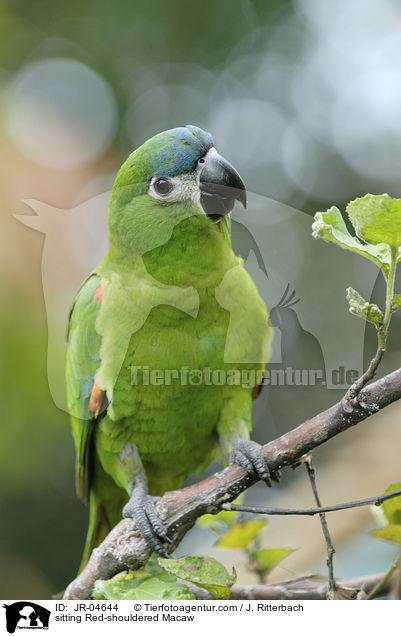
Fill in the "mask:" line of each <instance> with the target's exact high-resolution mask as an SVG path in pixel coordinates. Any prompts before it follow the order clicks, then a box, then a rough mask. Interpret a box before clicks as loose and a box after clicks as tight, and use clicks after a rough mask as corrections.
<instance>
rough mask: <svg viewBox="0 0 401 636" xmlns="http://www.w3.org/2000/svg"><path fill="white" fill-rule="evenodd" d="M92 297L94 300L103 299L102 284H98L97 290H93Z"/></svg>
mask: <svg viewBox="0 0 401 636" xmlns="http://www.w3.org/2000/svg"><path fill="white" fill-rule="evenodd" d="M93 298H94V299H95V300H99V301H102V300H103V285H99V287H98V288H97V290H96V291H95V293H94V295H93Z"/></svg>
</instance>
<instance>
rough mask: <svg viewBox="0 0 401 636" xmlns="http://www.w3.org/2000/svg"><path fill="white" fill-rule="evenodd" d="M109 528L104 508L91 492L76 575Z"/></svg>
mask: <svg viewBox="0 0 401 636" xmlns="http://www.w3.org/2000/svg"><path fill="white" fill-rule="evenodd" d="M111 528H112V526H111V524H110V521H109V518H108V516H107V513H106V510H105V508H104V506H102V504H100V503H99V500H98V498H97V496H96V493H95V492H94V491H91V493H90V496H89V525H88V532H87V534H86V540H85V547H84V551H83V554H82V560H81V564H80V566H79V570H78V574H80V572H82V570H83V569H84V567H85V565H86V564H87V563H88V560H89V557H90V555H91V553H92V550H93V549H94V548H96V547H97V546H98V545H99V544H100V543H101V542H102V541H103V540H104V539H105V538H106V536H107V535H108V533H109V532H110V530H111Z"/></svg>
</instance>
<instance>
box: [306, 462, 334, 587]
mask: <svg viewBox="0 0 401 636" xmlns="http://www.w3.org/2000/svg"><path fill="white" fill-rule="evenodd" d="M303 463H304V464H305V467H306V470H307V472H308V477H309V481H310V484H311V487H312V492H313V496H314V497H315V501H316V503H317V505H318V506H319V508H321V507H322V504H321V503H320V497H319V493H318V490H317V485H316V471H315V467H314V465H313V463H312V456H311V455H307V456H306V457H305V459H304V461H303ZM319 517H320V523H321V525H322V530H323V535H324V538H325V540H326V546H327V568H328V571H329V592H328V598H334V594H335V591H336V589H337V585H336V581H335V578H334V568H333V559H334V554H335V549H334V546H333V542H332V540H331V536H330V532H329V527H328V525H327V521H326V515H325V513H324V512H320V513H319Z"/></svg>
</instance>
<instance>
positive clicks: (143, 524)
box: [123, 491, 171, 558]
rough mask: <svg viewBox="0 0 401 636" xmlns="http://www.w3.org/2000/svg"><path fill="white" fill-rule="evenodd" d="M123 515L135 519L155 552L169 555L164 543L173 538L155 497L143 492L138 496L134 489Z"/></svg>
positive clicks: (165, 555)
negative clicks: (170, 536) (158, 508)
mask: <svg viewBox="0 0 401 636" xmlns="http://www.w3.org/2000/svg"><path fill="white" fill-rule="evenodd" d="M123 516H124V517H129V518H131V519H133V521H134V522H135V524H136V526H137V528H138V530H139V532H140V533H141V535H142V536H143V538H144V539H145V541H146V543H147V544H148V546H149V548H151V550H152V551H153V552H157V553H158V554H160V556H163V557H165V558H167V557H168V552H167V550H166V547H165V546H164V545H163V543H171V539H169V537H168V536H167V532H166V529H165V527H164V525H163V522H162V521H161V519H160V517H159V515H158V514H157V512H156V508H155V504H154V501H153V497H151V496H150V495H148V494H143V493H140V494H139V496H138V495H136V494H135V491H134V493H133V495H132V497H131V499H130V500H129V502H128V503H127V504H126V505H125V506H124V509H123Z"/></svg>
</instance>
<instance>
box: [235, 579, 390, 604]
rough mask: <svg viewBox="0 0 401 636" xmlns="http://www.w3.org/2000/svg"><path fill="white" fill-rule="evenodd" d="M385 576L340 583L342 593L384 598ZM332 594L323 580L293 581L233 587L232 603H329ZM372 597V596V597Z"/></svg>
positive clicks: (387, 588)
mask: <svg viewBox="0 0 401 636" xmlns="http://www.w3.org/2000/svg"><path fill="white" fill-rule="evenodd" d="M383 578H384V574H370V575H367V576H361V577H358V578H355V579H337V584H338V586H339V588H340V589H346V590H355V592H357V591H359V590H363V591H364V592H365V594H367V595H368V596H369V598H375V597H376V596H379V595H380V596H385V595H386V594H388V592H389V591H390V588H391V582H390V580H386V581H385V582H384V583H383V585H381V587H380V590H379V589H378V585H379V584H380V583H381V582H382V581H383ZM328 591H329V584H328V582H327V580H324V581H322V580H320V577H314V576H311V577H304V580H303V581H299V580H297V579H294V581H293V582H292V581H291V580H289V581H278V582H277V583H270V584H267V583H266V584H263V585H233V587H232V588H231V595H230V599H232V600H234V599H235V600H242V599H249V600H257V601H267V600H270V601H303V600H326V599H327V594H328ZM372 594H373V595H372Z"/></svg>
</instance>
